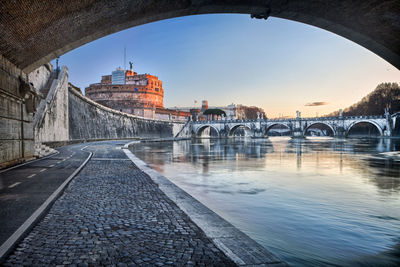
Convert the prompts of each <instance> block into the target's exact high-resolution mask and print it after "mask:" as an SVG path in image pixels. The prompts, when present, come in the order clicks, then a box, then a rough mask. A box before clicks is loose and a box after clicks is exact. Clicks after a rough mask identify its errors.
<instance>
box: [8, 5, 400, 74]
mask: <svg viewBox="0 0 400 267" xmlns="http://www.w3.org/2000/svg"><path fill="white" fill-rule="evenodd" d="M24 2H28V1H27V0H24V1H3V3H2V9H1V16H2V19H1V22H0V43H1V44H2V45H1V46H0V54H1V55H3V56H4V57H5V58H7V59H8V60H10V61H11V62H12V63H14V64H15V65H16V66H17V67H19V68H21V69H23V70H24V71H25V72H30V71H32V70H34V69H35V68H37V67H39V66H41V65H42V64H44V63H46V62H49V61H50V60H52V59H54V58H56V57H58V56H61V55H63V54H65V53H66V52H68V51H70V50H73V49H75V48H77V47H79V46H82V45H84V44H86V43H89V42H91V41H93V40H96V39H99V38H101V37H104V36H106V35H109V34H112V33H115V32H118V31H121V30H124V29H127V28H131V27H133V26H137V25H141V24H145V23H149V22H153V21H158V20H163V19H169V18H174V17H180V16H187V15H196V14H213V13H215V14H217V13H237V14H252V16H253V17H256V18H268V17H269V16H272V17H277V18H283V19H288V20H293V21H297V22H302V23H306V24H309V25H313V26H316V27H319V28H321V29H325V30H327V31H330V32H333V33H335V34H338V35H340V36H342V37H344V38H347V39H349V40H351V41H353V42H355V43H357V44H359V45H361V46H363V47H365V48H367V49H369V50H370V51H372V52H374V53H375V54H377V55H378V56H380V57H382V58H384V59H385V60H387V61H388V62H389V63H391V64H393V65H394V66H395V67H397V68H400V38H398V37H399V35H400V28H399V27H398V26H397V25H398V24H399V23H400V18H399V17H398V16H397V15H396V14H398V13H399V12H400V7H399V5H398V4H397V2H396V1H380V0H342V1H338V0H336V1H334V0H333V1H325V0H290V1H287V0H286V1H259V0H214V1H202V0H191V1H188V0H175V1H169V0H147V1H139V0H120V1H118V4H116V3H115V2H114V1H109V0H98V1H80V0H71V1H63V2H60V1H50V2H49V1H37V2H36V3H35V8H31V5H30V4H23V3H24ZM27 29H29V30H27Z"/></svg>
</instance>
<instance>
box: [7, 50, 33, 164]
mask: <svg viewBox="0 0 400 267" xmlns="http://www.w3.org/2000/svg"><path fill="white" fill-rule="evenodd" d="M20 77H21V78H23V79H25V80H26V81H27V80H28V76H27V74H26V73H24V72H23V71H22V70H21V69H19V68H17V67H16V66H15V65H14V64H12V63H11V62H9V61H8V60H7V59H6V58H4V57H3V56H1V55H0V168H3V167H6V166H8V165H12V164H16V163H19V162H22V161H24V160H27V159H30V158H32V157H33V151H34V140H33V127H32V114H29V113H28V112H27V109H26V106H25V100H24V95H23V94H22V93H21V90H20V85H21V80H20Z"/></svg>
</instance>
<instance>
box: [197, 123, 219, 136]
mask: <svg viewBox="0 0 400 267" xmlns="http://www.w3.org/2000/svg"><path fill="white" fill-rule="evenodd" d="M207 128H210V131H211V129H214V130H215V132H216V133H217V137H219V131H218V129H217V128H215V127H214V126H212V125H209V124H206V125H204V126H201V127H199V128H198V129H197V131H196V137H202V134H203V132H204V130H205V129H207ZM210 137H211V135H210Z"/></svg>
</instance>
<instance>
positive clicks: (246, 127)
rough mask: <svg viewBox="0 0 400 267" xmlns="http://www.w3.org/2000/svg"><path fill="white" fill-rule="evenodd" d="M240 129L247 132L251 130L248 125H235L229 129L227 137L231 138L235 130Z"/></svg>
mask: <svg viewBox="0 0 400 267" xmlns="http://www.w3.org/2000/svg"><path fill="white" fill-rule="evenodd" d="M240 127H243V128H245V129H246V130H247V131H249V132H251V128H250V127H249V126H248V125H246V124H236V125H234V126H232V127H231V128H230V129H229V133H228V136H229V137H232V136H233V134H234V133H235V131H236V130H237V129H239V128H240ZM246 130H245V131H246Z"/></svg>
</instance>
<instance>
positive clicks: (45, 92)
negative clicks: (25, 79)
mask: <svg viewBox="0 0 400 267" xmlns="http://www.w3.org/2000/svg"><path fill="white" fill-rule="evenodd" d="M54 79H57V72H56V71H55V70H53V71H52V72H51V74H50V77H49V79H48V81H47V83H46V85H45V86H44V87H43V88H42V89H40V93H41V94H42V95H43V98H44V99H46V97H47V95H48V94H49V91H50V88H51V85H52V84H53V81H54Z"/></svg>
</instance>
